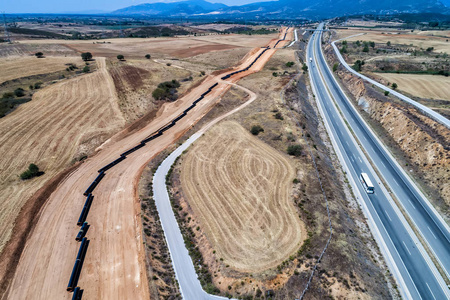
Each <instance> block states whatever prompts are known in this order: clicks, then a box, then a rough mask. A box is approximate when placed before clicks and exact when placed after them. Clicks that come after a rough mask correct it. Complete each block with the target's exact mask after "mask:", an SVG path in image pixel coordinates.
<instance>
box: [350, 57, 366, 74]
mask: <svg viewBox="0 0 450 300" xmlns="http://www.w3.org/2000/svg"><path fill="white" fill-rule="evenodd" d="M364 64H365V62H364V61H363V60H359V59H358V60H357V61H355V64H354V65H353V69H354V70H355V71H356V72H360V71H361V69H362V66H363V65H364Z"/></svg>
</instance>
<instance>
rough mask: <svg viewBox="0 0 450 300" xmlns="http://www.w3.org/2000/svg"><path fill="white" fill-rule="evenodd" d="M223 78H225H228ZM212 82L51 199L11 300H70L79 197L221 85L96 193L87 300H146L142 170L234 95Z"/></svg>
mask: <svg viewBox="0 0 450 300" xmlns="http://www.w3.org/2000/svg"><path fill="white" fill-rule="evenodd" d="M260 51H262V50H261V49H259V50H258V51H256V53H253V54H252V55H249V56H248V57H247V58H246V59H245V60H244V61H243V62H242V64H241V66H240V67H239V69H241V68H243V67H245V66H247V65H249V64H250V62H251V61H252V60H253V59H254V58H255V57H256V56H257V55H258V54H259V53H260ZM274 51H275V50H273V49H271V50H269V51H266V53H264V55H263V56H261V58H260V59H259V60H258V62H257V63H255V64H254V65H253V67H252V68H250V69H249V70H248V71H246V72H242V73H240V74H238V75H236V76H233V77H232V78H231V80H230V81H237V80H239V79H240V78H242V77H243V76H246V75H248V74H250V73H253V72H257V71H259V70H260V69H261V68H262V67H263V66H264V64H265V63H266V62H267V61H268V59H269V58H270V57H271V56H272V55H273V53H274ZM224 74H226V73H224ZM224 74H221V75H217V76H209V77H208V78H206V79H205V81H204V82H203V84H202V85H200V86H198V87H196V88H194V89H193V90H192V91H190V93H188V94H187V95H185V96H183V97H181V98H180V99H179V100H178V101H176V102H175V103H169V104H166V105H164V106H163V108H162V109H161V110H160V111H159V112H158V116H157V117H156V118H155V120H154V121H152V122H151V123H150V124H148V125H147V126H146V127H144V128H142V129H140V130H139V131H136V132H134V133H133V134H131V135H129V136H127V137H125V138H123V139H119V138H118V137H119V136H121V135H120V134H118V135H117V136H116V138H112V139H111V142H110V143H107V144H105V145H104V146H103V147H102V149H101V151H100V152H99V153H98V154H97V155H95V156H94V157H92V158H90V159H88V160H87V161H86V162H85V163H83V164H82V165H81V166H80V167H79V168H78V169H76V170H75V171H74V172H73V173H72V174H70V175H69V176H68V177H67V178H66V179H65V180H64V181H63V182H62V183H61V184H60V186H59V187H58V188H57V190H56V191H55V192H54V193H53V194H52V195H51V197H50V198H49V199H48V201H47V203H46V205H45V206H44V208H43V209H42V211H41V217H40V220H39V222H38V224H37V225H36V228H35V230H34V232H33V234H32V235H31V237H30V239H29V240H28V242H27V244H26V246H25V249H24V251H23V254H22V256H21V258H20V261H19V264H18V267H17V271H16V274H15V276H14V279H13V282H12V284H11V286H10V289H9V295H8V297H9V298H10V299H30V298H36V299H70V298H71V296H72V295H71V294H69V293H67V292H66V291H65V288H66V286H67V282H68V279H69V276H70V273H71V271H72V267H73V263H74V260H75V257H76V252H77V250H78V243H77V242H76V241H75V239H74V238H75V235H76V233H77V231H78V229H79V227H77V226H76V221H77V219H78V216H79V213H80V211H81V209H82V206H83V205H84V201H85V197H83V195H82V193H83V192H84V190H85V189H86V188H87V187H88V186H89V184H90V183H91V182H92V180H93V179H94V178H95V177H96V176H97V174H98V173H97V170H98V169H100V168H101V167H103V166H104V165H106V164H108V163H110V162H111V161H113V160H115V159H117V158H118V157H119V154H120V153H122V152H124V151H125V150H128V149H129V148H130V147H132V146H135V145H137V144H139V142H140V141H141V140H142V139H144V138H146V137H147V136H148V135H149V134H151V133H153V132H154V131H156V130H157V129H159V128H160V127H162V126H163V125H165V124H166V123H167V122H168V121H169V120H172V119H174V118H175V117H176V116H177V115H179V114H181V113H182V112H183V110H185V109H186V108H187V107H188V106H189V105H190V104H191V103H192V102H193V101H194V100H195V99H197V98H198V97H199V96H200V94H202V93H203V92H204V91H205V90H206V89H207V88H208V87H210V86H211V85H212V84H214V83H216V82H219V85H218V86H217V87H216V88H215V89H213V91H212V92H211V93H209V94H208V95H207V96H206V97H205V98H204V99H203V100H202V101H201V102H199V103H198V104H197V106H196V107H195V109H193V110H191V111H190V112H189V113H188V115H187V116H186V117H184V118H183V119H181V120H180V121H179V122H177V124H176V126H174V127H172V128H171V129H169V130H168V131H166V132H165V133H164V135H163V136H161V137H159V138H158V139H156V140H154V141H153V142H151V143H149V144H147V145H146V146H145V147H144V148H142V149H140V150H138V151H137V152H135V153H133V154H131V155H129V156H128V157H127V159H126V160H125V161H124V162H122V163H120V164H118V165H116V166H115V167H114V168H112V169H110V170H109V171H107V172H106V176H105V178H104V179H103V181H102V182H101V183H100V184H99V185H98V187H97V188H96V189H95V191H94V196H95V198H94V201H93V204H92V207H91V210H90V213H89V216H88V218H87V221H88V222H89V223H90V224H91V227H90V229H89V232H88V234H87V237H88V238H89V239H90V240H91V243H90V245H89V249H88V251H87V255H86V260H85V262H84V267H83V270H82V271H81V276H80V280H79V285H80V286H81V287H82V288H83V289H84V290H85V292H84V297H85V298H86V299H148V298H149V295H148V287H147V277H146V273H145V267H144V265H145V264H144V261H143V255H144V252H143V247H142V240H141V238H140V234H141V221H140V204H139V201H138V196H137V195H136V185H137V182H138V180H139V178H140V174H141V172H142V170H143V168H144V167H145V165H146V164H147V163H148V161H150V160H151V159H152V158H153V157H154V156H155V155H156V154H157V153H159V152H160V151H162V150H163V149H165V148H166V147H167V146H169V145H170V144H171V143H173V142H174V141H175V140H176V139H177V138H178V137H180V136H181V135H182V134H183V133H184V132H185V131H186V130H188V129H189V128H190V127H191V126H192V125H193V124H195V123H196V122H197V121H198V120H199V119H200V118H201V117H202V116H203V115H204V114H206V113H207V112H208V111H209V110H210V109H211V108H212V107H213V106H214V105H215V104H216V103H217V101H218V100H219V99H220V96H221V95H222V94H223V93H224V92H226V91H227V90H228V89H229V85H228V84H224V83H220V77H221V76H223V75H224Z"/></svg>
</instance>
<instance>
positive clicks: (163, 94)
mask: <svg viewBox="0 0 450 300" xmlns="http://www.w3.org/2000/svg"><path fill="white" fill-rule="evenodd" d="M179 87H180V83H179V82H178V81H177V80H175V79H173V80H172V81H165V82H161V83H160V84H159V85H158V87H157V88H156V89H155V90H154V91H153V93H152V96H153V98H155V99H156V100H170V101H175V100H177V98H178V94H177V93H178V90H177V88H179Z"/></svg>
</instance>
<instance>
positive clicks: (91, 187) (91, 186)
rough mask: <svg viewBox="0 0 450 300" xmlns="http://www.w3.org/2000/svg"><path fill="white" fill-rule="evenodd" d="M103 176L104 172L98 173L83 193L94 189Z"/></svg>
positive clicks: (85, 193) (88, 192) (86, 193)
mask: <svg viewBox="0 0 450 300" xmlns="http://www.w3.org/2000/svg"><path fill="white" fill-rule="evenodd" d="M103 177H105V172H104V171H101V172H100V174H98V176H97V178H95V180H94V181H93V182H92V183H91V185H90V186H89V187H88V188H87V190H86V191H85V192H84V193H83V195H85V196H87V195H89V194H90V193H92V192H93V191H94V189H95V188H96V187H97V185H98V184H99V183H100V181H101V180H102V179H103Z"/></svg>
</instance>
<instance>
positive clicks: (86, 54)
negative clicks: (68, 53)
mask: <svg viewBox="0 0 450 300" xmlns="http://www.w3.org/2000/svg"><path fill="white" fill-rule="evenodd" d="M81 58H82V59H83V60H84V61H88V60H91V59H92V53H91V52H84V53H81Z"/></svg>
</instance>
